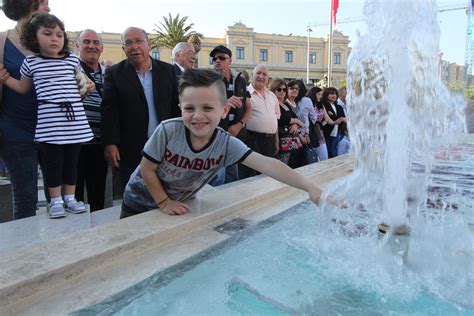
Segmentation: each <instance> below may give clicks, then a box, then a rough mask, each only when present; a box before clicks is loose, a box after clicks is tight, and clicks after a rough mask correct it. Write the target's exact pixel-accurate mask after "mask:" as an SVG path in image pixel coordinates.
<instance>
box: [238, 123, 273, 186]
mask: <svg viewBox="0 0 474 316" xmlns="http://www.w3.org/2000/svg"><path fill="white" fill-rule="evenodd" d="M275 141H276V134H265V133H257V132H253V131H249V130H247V136H246V138H245V144H247V146H249V147H250V149H252V150H253V151H255V152H257V153H259V154H262V155H264V156H267V157H275V151H276V146H275V145H276V144H275ZM258 174H259V172H257V171H255V170H253V169H251V168H248V167H247V166H244V165H241V164H239V178H240V179H245V178H249V177H253V176H256V175H258Z"/></svg>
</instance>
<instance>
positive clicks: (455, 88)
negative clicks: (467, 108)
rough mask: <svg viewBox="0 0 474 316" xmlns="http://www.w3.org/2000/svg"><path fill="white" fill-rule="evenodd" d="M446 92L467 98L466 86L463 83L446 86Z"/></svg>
mask: <svg viewBox="0 0 474 316" xmlns="http://www.w3.org/2000/svg"><path fill="white" fill-rule="evenodd" d="M448 90H449V91H451V92H454V93H461V94H463V95H464V96H467V89H466V84H465V83H464V82H463V81H455V82H451V83H449V84H448Z"/></svg>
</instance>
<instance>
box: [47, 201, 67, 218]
mask: <svg viewBox="0 0 474 316" xmlns="http://www.w3.org/2000/svg"><path fill="white" fill-rule="evenodd" d="M48 213H49V218H60V217H66V212H65V211H64V202H63V201H56V202H53V203H50V204H48Z"/></svg>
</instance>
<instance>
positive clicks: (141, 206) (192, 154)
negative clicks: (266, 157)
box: [123, 118, 252, 212]
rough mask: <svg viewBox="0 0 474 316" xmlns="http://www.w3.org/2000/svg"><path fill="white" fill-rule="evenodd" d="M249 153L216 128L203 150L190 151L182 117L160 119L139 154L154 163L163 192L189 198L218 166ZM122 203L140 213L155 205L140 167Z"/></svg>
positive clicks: (239, 159) (214, 172)
mask: <svg viewBox="0 0 474 316" xmlns="http://www.w3.org/2000/svg"><path fill="white" fill-rule="evenodd" d="M251 152H252V151H251V150H250V149H249V148H248V147H247V145H245V144H244V143H243V142H242V141H240V140H239V139H237V138H235V137H232V136H230V135H229V134H228V133H227V132H226V131H224V130H223V129H221V128H220V127H217V128H216V130H215V132H214V135H213V136H212V138H211V140H210V141H209V143H208V144H207V145H206V146H205V147H204V148H203V149H201V150H199V151H197V150H194V149H193V148H192V145H191V141H190V138H189V130H188V129H187V128H186V127H185V126H184V123H183V120H182V118H175V119H170V120H166V121H163V122H161V124H160V125H158V127H157V128H156V130H155V132H154V133H153V134H152V136H151V137H150V139H149V140H148V141H147V143H146V144H145V147H144V148H143V156H144V157H145V158H146V159H148V160H150V161H152V162H154V163H157V164H158V168H157V170H156V174H157V176H158V177H159V179H160V182H161V185H162V186H163V188H164V189H165V191H166V193H167V194H168V195H169V197H170V198H171V199H173V200H177V201H186V200H189V199H191V198H192V197H194V195H195V194H196V193H197V192H198V191H199V190H200V189H201V188H202V187H203V186H204V185H205V184H206V183H208V182H209V181H211V180H212V178H213V177H214V176H215V175H216V173H217V171H218V170H219V169H220V168H222V167H224V166H228V165H231V164H234V163H236V162H241V161H243V160H244V159H245V158H247V156H248V155H249V154H250V153H251ZM123 202H124V203H125V204H126V205H127V206H129V207H131V208H132V209H134V210H136V211H140V212H145V211H148V210H151V209H155V208H157V207H158V206H157V205H156V204H155V201H154V200H153V198H152V197H151V195H150V193H149V192H148V189H147V187H146V185H145V182H144V181H143V178H142V177H141V173H140V166H138V167H137V168H136V169H135V171H134V172H133V174H132V175H131V177H130V180H129V181H128V184H127V186H126V188H125V192H124V194H123Z"/></svg>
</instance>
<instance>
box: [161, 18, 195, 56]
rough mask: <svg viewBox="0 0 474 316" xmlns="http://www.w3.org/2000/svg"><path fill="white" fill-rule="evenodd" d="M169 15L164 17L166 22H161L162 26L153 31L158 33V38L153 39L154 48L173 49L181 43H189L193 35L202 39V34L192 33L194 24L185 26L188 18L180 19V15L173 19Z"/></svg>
mask: <svg viewBox="0 0 474 316" xmlns="http://www.w3.org/2000/svg"><path fill="white" fill-rule="evenodd" d="M168 14H169V15H168V17H165V16H164V17H163V20H164V22H160V25H157V24H155V26H156V29H154V30H153V31H155V32H156V33H157V36H156V37H155V38H153V39H152V45H153V48H160V47H168V48H170V49H173V47H174V46H175V45H176V44H178V43H179V42H187V41H188V39H189V37H190V36H191V35H193V34H196V35H197V36H199V37H202V34H200V33H197V32H195V31H191V29H192V28H193V26H194V23H191V24H189V25H187V26H186V25H185V22H186V20H187V19H188V17H187V16H184V17H180V16H179V13H178V14H177V15H176V17H172V16H171V13H168Z"/></svg>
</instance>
